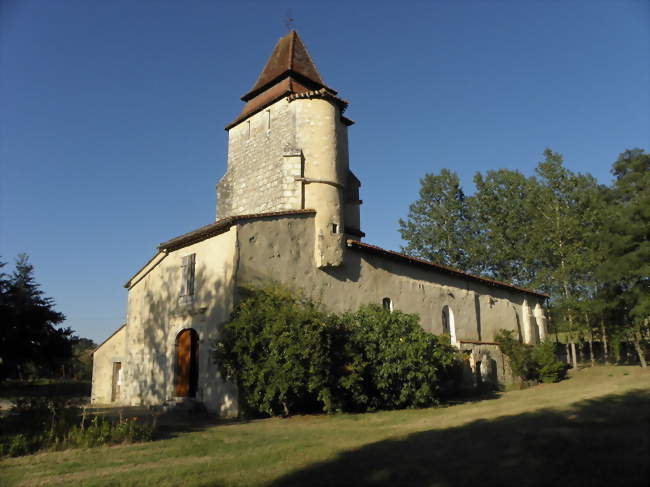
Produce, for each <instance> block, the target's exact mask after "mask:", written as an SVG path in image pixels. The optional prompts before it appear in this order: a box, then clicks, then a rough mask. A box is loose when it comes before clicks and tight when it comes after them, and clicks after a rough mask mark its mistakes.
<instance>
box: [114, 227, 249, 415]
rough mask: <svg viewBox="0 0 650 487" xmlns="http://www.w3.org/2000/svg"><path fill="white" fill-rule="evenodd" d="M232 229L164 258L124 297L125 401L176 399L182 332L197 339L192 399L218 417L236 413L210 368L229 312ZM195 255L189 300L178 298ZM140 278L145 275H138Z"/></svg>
mask: <svg viewBox="0 0 650 487" xmlns="http://www.w3.org/2000/svg"><path fill="white" fill-rule="evenodd" d="M236 234H237V228H236V227H232V228H231V229H230V230H229V231H227V232H225V233H223V234H221V235H217V236H215V237H212V238H210V239H208V240H204V241H202V242H199V243H196V244H194V245H191V246H188V247H185V248H182V249H180V250H176V251H174V252H171V253H169V254H168V255H166V256H164V258H162V259H161V260H160V261H159V262H158V263H157V265H155V266H154V267H153V268H151V269H150V270H149V271H148V272H147V273H146V275H143V276H136V279H134V280H133V281H132V282H136V284H134V285H133V286H132V287H131V288H130V289H129V295H128V315H127V326H126V329H125V331H126V333H125V338H124V340H125V350H126V356H127V360H126V366H125V367H124V376H125V383H126V387H125V391H124V401H125V403H127V404H130V405H140V404H161V403H163V402H166V401H169V400H172V399H173V398H174V396H175V390H174V384H175V375H174V370H175V360H176V357H175V341H176V336H177V335H178V333H180V332H181V331H182V330H184V329H186V328H192V329H194V330H196V332H197V333H198V336H199V387H198V391H197V399H198V400H199V401H202V402H203V403H204V404H205V405H206V407H207V408H208V409H209V410H212V411H217V412H219V413H220V414H221V415H223V416H232V415H235V414H236V413H237V400H236V397H237V396H236V390H235V388H234V387H233V386H232V385H230V384H227V383H226V382H224V381H223V380H222V379H221V377H220V375H219V374H218V372H217V370H216V368H215V367H214V366H213V365H212V363H211V358H210V349H211V346H212V343H213V341H214V340H215V339H216V338H217V336H218V333H219V329H220V326H221V325H222V324H223V323H224V322H226V321H227V319H228V318H229V316H230V313H231V311H232V297H233V291H234V288H233V286H234V276H233V273H234V271H235V263H236V260H237V257H238V256H237V246H236ZM192 253H194V254H196V268H195V280H194V288H195V294H194V298H193V299H191V300H188V299H187V298H182V297H180V296H179V292H180V288H181V275H182V272H181V264H182V258H183V256H184V255H188V254H192ZM141 274H144V273H141Z"/></svg>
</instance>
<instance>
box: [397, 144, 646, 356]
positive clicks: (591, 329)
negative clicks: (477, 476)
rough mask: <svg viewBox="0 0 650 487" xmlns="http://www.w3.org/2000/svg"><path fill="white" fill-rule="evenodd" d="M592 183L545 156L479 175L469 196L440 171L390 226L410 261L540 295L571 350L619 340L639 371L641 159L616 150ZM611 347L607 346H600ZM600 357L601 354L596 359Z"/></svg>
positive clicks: (637, 153)
mask: <svg viewBox="0 0 650 487" xmlns="http://www.w3.org/2000/svg"><path fill="white" fill-rule="evenodd" d="M611 172H612V174H613V176H614V180H613V182H612V183H611V184H610V185H603V184H599V183H598V182H597V181H596V179H595V178H594V177H593V176H592V175H590V174H581V173H575V172H573V171H571V170H570V169H569V168H567V167H566V166H565V164H564V160H563V158H562V156H561V155H560V154H558V153H555V152H553V151H552V150H550V149H546V150H545V151H544V159H543V160H542V161H541V162H539V163H538V165H537V167H536V169H535V174H534V175H533V176H525V175H524V174H522V173H521V172H519V171H517V170H510V169H498V170H488V171H487V172H486V173H485V174H482V173H480V172H477V173H476V174H475V176H474V185H475V188H476V189H475V192H474V194H472V195H470V196H468V195H466V194H465V192H464V191H463V189H462V187H461V185H460V181H459V178H458V175H457V174H456V173H455V172H453V171H451V170H449V169H442V170H441V171H440V173H438V174H426V175H425V176H424V177H423V178H422V179H421V180H420V183H421V188H420V194H419V199H418V200H417V201H415V202H414V203H413V204H412V205H411V206H410V208H409V214H408V217H407V218H406V219H405V220H402V219H400V221H399V226H400V233H401V235H402V239H403V240H404V241H405V242H406V245H405V246H404V247H403V248H402V250H403V251H404V252H405V253H407V254H409V255H412V256H415V257H419V258H423V259H427V260H430V261H434V262H437V263H440V264H444V265H449V266H452V267H456V268H459V269H461V270H464V271H466V272H470V273H474V274H478V275H482V276H486V277H491V278H493V279H497V280H501V281H506V282H510V283H513V284H516V285H519V286H523V287H528V288H534V289H538V290H542V291H543V292H546V293H548V294H549V295H550V300H549V308H550V311H551V318H552V320H551V326H552V327H553V328H554V330H555V331H564V332H565V333H566V334H567V335H568V342H569V343H570V344H571V348H572V352H573V353H572V356H573V360H574V366H575V365H576V364H575V356H576V353H575V344H576V342H578V340H579V339H581V338H584V339H586V341H587V342H588V343H589V350H590V354H591V360H592V362H593V360H594V355H593V345H592V344H593V341H594V337H598V338H599V339H600V341H602V343H603V344H604V350H605V354H607V350H608V345H607V344H608V342H609V344H610V345H611V344H612V342H613V343H620V342H621V341H629V342H631V343H633V344H634V348H635V350H636V353H637V354H638V356H639V361H640V363H641V365H642V366H643V367H645V366H646V359H645V350H644V344H645V340H646V339H647V337H648V333H649V323H650V318H649V317H650V154H646V153H645V152H644V151H643V150H641V149H632V150H626V151H624V152H623V153H621V154H620V156H619V157H618V159H617V160H616V161H615V162H614V163H613V165H612V169H611ZM609 348H611V347H609ZM605 358H606V359H607V355H605Z"/></svg>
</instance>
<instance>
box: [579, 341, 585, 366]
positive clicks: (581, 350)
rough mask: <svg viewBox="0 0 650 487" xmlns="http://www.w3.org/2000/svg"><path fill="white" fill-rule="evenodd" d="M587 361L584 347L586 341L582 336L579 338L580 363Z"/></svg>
mask: <svg viewBox="0 0 650 487" xmlns="http://www.w3.org/2000/svg"><path fill="white" fill-rule="evenodd" d="M584 361H585V349H584V342H583V341H582V338H579V339H578V363H580V364H581V363H584Z"/></svg>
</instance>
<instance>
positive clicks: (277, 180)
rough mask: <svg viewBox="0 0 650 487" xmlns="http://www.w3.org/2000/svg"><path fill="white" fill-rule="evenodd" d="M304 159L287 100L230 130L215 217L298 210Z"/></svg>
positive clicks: (292, 113) (300, 205)
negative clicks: (224, 172)
mask: <svg viewBox="0 0 650 487" xmlns="http://www.w3.org/2000/svg"><path fill="white" fill-rule="evenodd" d="M302 171H303V160H302V157H301V152H300V150H299V148H297V147H296V144H295V115H294V112H293V110H292V108H291V106H290V104H289V102H287V101H286V99H282V100H280V101H278V102H276V103H274V104H273V105H271V106H269V107H268V108H266V109H264V110H262V111H260V112H258V113H256V114H255V115H253V116H251V117H249V118H248V119H247V120H244V121H243V122H241V123H240V124H239V125H237V126H235V127H233V128H231V129H230V130H229V132H228V169H227V171H226V174H225V175H224V176H223V178H222V179H221V181H219V184H218V185H217V219H219V218H225V217H228V216H233V215H244V214H250V213H265V212H271V211H280V210H286V209H300V208H301V207H302V204H303V196H302V183H301V182H300V181H296V179H295V178H296V177H298V178H299V177H301V176H302V175H303V174H302Z"/></svg>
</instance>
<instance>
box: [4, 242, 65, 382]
mask: <svg viewBox="0 0 650 487" xmlns="http://www.w3.org/2000/svg"><path fill="white" fill-rule="evenodd" d="M1 288H2V296H1V297H0V303H1V308H2V322H1V323H0V380H2V379H6V378H12V377H17V378H24V377H25V375H26V373H27V371H28V369H29V368H31V369H33V370H31V371H30V372H31V373H38V374H39V375H53V374H54V373H56V372H58V367H59V365H60V364H61V363H62V362H63V361H65V360H67V359H69V358H70V356H71V353H72V343H73V337H72V330H71V329H70V328H60V327H59V326H58V325H60V324H61V323H62V322H63V321H64V320H65V316H64V315H63V314H62V313H60V312H58V311H56V310H55V309H54V300H53V299H52V298H49V297H45V296H44V293H43V291H41V289H40V286H39V285H38V284H37V283H36V281H35V279H34V267H33V266H32V265H31V264H30V263H29V259H28V257H27V255H26V254H21V255H19V256H18V259H17V261H16V266H15V270H14V272H13V273H12V274H11V276H9V277H8V278H6V279H4V280H3V282H2V284H1Z"/></svg>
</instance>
